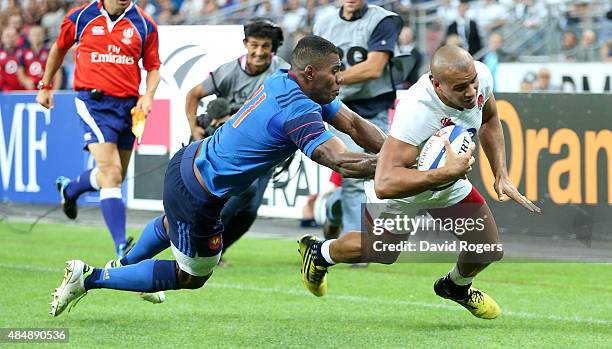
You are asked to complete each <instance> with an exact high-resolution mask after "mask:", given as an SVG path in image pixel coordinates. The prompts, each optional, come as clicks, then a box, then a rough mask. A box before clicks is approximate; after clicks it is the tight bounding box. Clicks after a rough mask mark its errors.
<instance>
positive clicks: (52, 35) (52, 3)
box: [40, 0, 66, 41]
mask: <svg viewBox="0 0 612 349" xmlns="http://www.w3.org/2000/svg"><path fill="white" fill-rule="evenodd" d="M43 4H44V5H43V6H46V8H45V11H44V15H43V16H42V18H41V19H40V25H42V26H43V27H44V28H45V29H46V30H47V34H48V35H49V40H50V41H55V39H56V38H57V36H58V35H59V31H60V24H62V21H63V20H64V15H65V14H66V12H65V11H64V9H63V8H62V6H61V4H60V2H59V0H48V1H44V2H43Z"/></svg>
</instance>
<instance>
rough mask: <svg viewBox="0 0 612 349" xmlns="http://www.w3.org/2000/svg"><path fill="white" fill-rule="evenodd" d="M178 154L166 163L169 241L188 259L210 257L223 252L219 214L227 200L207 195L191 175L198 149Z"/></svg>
mask: <svg viewBox="0 0 612 349" xmlns="http://www.w3.org/2000/svg"><path fill="white" fill-rule="evenodd" d="M201 143H202V142H201V141H199V142H194V143H192V144H190V145H189V146H187V147H185V148H183V149H181V150H179V151H178V152H177V153H176V154H175V155H174V156H173V157H172V159H171V160H170V162H169V163H168V168H167V169H166V176H165V179H164V199H163V202H164V211H165V213H166V216H167V218H168V224H169V226H170V232H169V235H170V240H171V241H172V244H173V245H174V246H175V247H176V248H177V249H178V250H179V251H181V253H183V254H184V255H186V256H188V257H192V258H193V257H196V256H199V257H210V256H215V255H217V254H219V253H220V252H221V251H222V250H223V236H222V234H223V224H222V223H221V219H220V217H221V210H222V209H223V206H224V205H225V202H226V201H227V199H222V198H219V197H217V196H215V195H212V194H209V193H208V192H206V191H205V190H204V188H202V186H201V185H200V183H199V182H198V180H197V178H196V176H195V174H194V173H193V161H194V158H195V154H196V151H197V149H198V146H199V145H200V144H201Z"/></svg>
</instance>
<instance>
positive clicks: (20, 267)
mask: <svg viewBox="0 0 612 349" xmlns="http://www.w3.org/2000/svg"><path fill="white" fill-rule="evenodd" d="M2 268H3V269H13V270H23V271H33V272H45V273H58V274H59V273H61V272H63V271H64V269H63V268H48V267H45V266H37V265H18V264H7V263H0V269H2ZM204 287H212V288H221V289H233V290H244V291H252V292H261V293H278V294H284V295H291V296H299V297H305V296H307V297H311V295H310V293H308V292H306V291H303V290H298V289H292V288H269V287H256V286H248V285H242V284H225V283H215V282H210V283H206V285H205V286H204ZM325 298H326V299H333V300H339V301H347V302H355V303H374V304H379V305H390V306H393V305H401V306H414V307H421V308H436V309H445V310H451V311H465V310H464V309H463V308H461V307H458V306H450V305H446V304H437V303H425V302H415V301H407V300H401V299H381V298H373V297H363V296H352V295H334V294H331V295H327V296H325ZM502 317H517V318H528V319H541V320H550V321H559V322H576V323H580V324H592V325H608V326H611V325H612V320H606V319H597V318H590V317H587V318H585V317H579V316H558V315H542V314H535V313H528V312H520V311H512V310H506V309H503V310H502Z"/></svg>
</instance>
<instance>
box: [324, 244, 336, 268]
mask: <svg viewBox="0 0 612 349" xmlns="http://www.w3.org/2000/svg"><path fill="white" fill-rule="evenodd" d="M332 241H336V239H331V240H325V241H323V244H321V256H323V258H325V261H326V262H327V263H329V264H336V262H334V261H333V259H332V258H331V255H330V254H329V246H330V245H331V243H332Z"/></svg>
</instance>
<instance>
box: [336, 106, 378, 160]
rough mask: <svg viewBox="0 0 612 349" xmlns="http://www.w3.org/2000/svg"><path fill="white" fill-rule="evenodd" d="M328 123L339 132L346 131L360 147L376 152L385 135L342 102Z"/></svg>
mask: <svg viewBox="0 0 612 349" xmlns="http://www.w3.org/2000/svg"><path fill="white" fill-rule="evenodd" d="M330 124H331V125H332V126H334V127H335V128H336V129H337V130H339V131H340V132H343V133H346V134H348V135H349V136H351V138H352V139H353V140H354V141H355V143H357V144H358V145H359V146H360V147H362V148H364V149H366V150H368V151H370V152H372V153H378V152H379V151H380V148H381V147H382V145H383V143H384V142H385V139H386V138H387V135H386V134H385V133H384V132H383V131H382V130H381V129H380V128H378V127H377V126H376V125H374V124H373V123H371V122H369V121H368V120H366V119H364V118H362V117H361V116H359V115H358V114H357V113H355V112H354V111H352V110H350V109H349V108H348V107H347V106H346V105H344V104H342V107H340V110H338V112H337V113H336V116H334V118H333V119H332V120H331V122H330Z"/></svg>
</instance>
